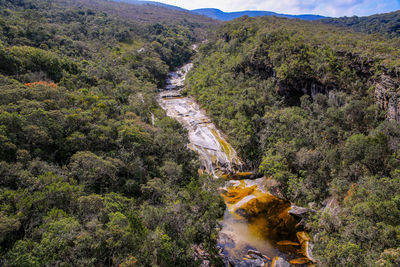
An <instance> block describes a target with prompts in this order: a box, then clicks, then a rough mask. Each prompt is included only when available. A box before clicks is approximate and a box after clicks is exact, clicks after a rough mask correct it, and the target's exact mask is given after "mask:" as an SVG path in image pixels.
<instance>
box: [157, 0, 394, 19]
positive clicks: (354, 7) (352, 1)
mask: <svg viewBox="0 0 400 267" xmlns="http://www.w3.org/2000/svg"><path fill="white" fill-rule="evenodd" d="M154 1H157V2H162V3H166V4H170V5H174V6H179V7H182V8H186V9H197V8H218V9H221V10H222V11H225V12H232V11H242V10H265V11H274V12H277V13H285V14H295V15H298V14H318V15H324V16H331V17H341V16H353V15H357V16H368V15H372V14H377V13H385V12H390V11H395V10H399V9H400V0H154Z"/></svg>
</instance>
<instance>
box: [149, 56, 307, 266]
mask: <svg viewBox="0 0 400 267" xmlns="http://www.w3.org/2000/svg"><path fill="white" fill-rule="evenodd" d="M192 67H193V64H192V63H188V64H186V65H184V66H183V67H181V68H180V69H179V70H177V71H175V72H171V73H170V74H169V76H168V79H167V86H166V87H165V89H164V90H162V91H161V92H160V93H159V94H158V97H157V101H158V103H159V104H160V105H161V107H162V108H163V109H164V110H165V111H166V113H167V116H169V117H172V118H175V119H176V120H178V121H179V122H180V123H181V124H182V125H183V126H184V127H185V128H186V129H187V130H188V134H189V140H190V143H189V144H188V147H189V148H190V149H192V150H194V151H196V152H197V153H198V154H199V157H200V161H201V166H200V170H199V172H206V173H208V174H210V175H212V176H214V177H215V178H221V179H225V180H226V182H225V186H224V187H223V188H220V191H221V194H222V196H223V197H224V199H225V203H226V206H227V209H226V211H225V214H224V216H223V218H221V221H220V224H221V229H220V232H219V239H218V247H219V249H220V252H221V253H220V254H221V256H222V257H223V258H224V262H225V264H226V265H227V266H228V265H232V264H233V265H235V266H289V265H291V264H308V263H311V262H312V256H311V250H310V248H309V237H308V235H307V233H306V232H304V231H303V230H301V227H300V226H299V225H298V223H299V221H298V220H297V219H295V217H294V216H292V215H290V214H289V211H290V210H291V209H292V204H291V203H290V202H288V201H286V200H283V199H280V198H278V197H276V196H274V195H272V194H270V193H269V192H268V188H267V183H268V179H267V178H266V177H262V178H256V177H254V175H253V174H252V173H251V172H246V171H245V166H244V164H243V163H242V160H241V159H240V158H239V156H238V155H237V153H236V151H235V150H234V149H233V148H232V146H231V145H230V144H229V143H228V141H227V140H226V137H225V136H224V134H223V133H222V132H221V131H219V130H218V129H217V127H216V126H215V125H214V124H213V123H212V121H211V120H210V118H209V117H208V116H207V115H206V112H205V111H204V110H202V109H201V108H200V107H199V105H198V104H197V103H196V101H195V100H194V99H193V98H191V97H184V96H182V95H181V88H182V87H183V85H184V81H185V77H186V74H187V73H188V72H189V71H190V69H191V68H192Z"/></svg>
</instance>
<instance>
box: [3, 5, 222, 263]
mask: <svg viewBox="0 0 400 267" xmlns="http://www.w3.org/2000/svg"><path fill="white" fill-rule="evenodd" d="M0 7H1V8H0V40H1V41H0V245H1V250H0V265H2V266H65V265H68V266H70V265H71V266H116V265H119V266H188V265H191V266H192V265H195V262H196V258H195V257H194V254H193V251H194V249H195V248H201V249H202V250H205V251H206V252H207V253H208V254H209V255H210V259H212V258H213V255H215V240H216V237H217V232H216V226H217V218H219V217H220V216H221V213H223V211H224V203H223V201H222V198H221V197H220V196H219V194H218V193H217V191H216V185H215V181H214V180H213V179H210V178H209V177H208V176H201V177H199V175H198V172H197V169H198V166H199V161H198V158H197V155H195V154H194V153H193V152H191V151H190V150H188V149H186V144H187V142H188V140H187V132H186V131H185V130H184V129H183V128H182V127H181V126H180V125H179V124H178V122H176V121H175V120H173V119H170V118H167V117H166V116H165V114H164V112H163V111H162V110H161V108H160V107H159V106H158V105H157V103H156V101H155V97H154V96H155V93H156V92H157V88H160V87H162V86H163V84H164V81H165V78H166V76H167V73H168V71H169V70H171V69H174V68H175V67H176V66H180V65H182V63H184V62H186V61H188V60H189V59H190V57H191V56H192V54H193V51H192V49H191V45H192V44H193V43H194V42H196V41H197V40H198V38H202V37H201V35H202V34H204V32H205V31H206V30H207V27H209V26H210V25H214V23H215V22H214V21H212V20H208V19H206V18H204V17H199V16H194V15H190V16H189V15H187V14H186V13H185V12H181V13H179V12H178V13H177V12H175V13H174V17H173V19H172V17H171V16H170V17H169V18H168V17H165V18H164V19H161V18H154V17H151V16H146V17H147V21H140V20H138V19H136V18H135V17H134V18H132V19H131V18H129V17H126V16H116V14H117V13H118V12H119V10H124V9H125V10H126V8H127V5H126V4H113V3H110V2H108V1H104V2H103V1H75V2H73V1H45V0H43V1H37V0H35V1H29V0H15V1H0ZM105 7H106V8H105ZM138 8H139V7H138ZM143 8H147V9H150V7H148V6H145V7H143ZM133 9H134V7H131V10H133ZM141 10H142V9H141ZM161 11H162V12H163V13H162V12H161ZM153 12H154V13H157V14H158V15H163V14H164V15H166V14H169V13H170V11H169V10H165V9H162V8H160V7H157V10H156V11H154V10H153ZM131 13H132V12H131ZM149 18H150V20H149ZM199 18H200V20H199ZM182 20H184V21H185V23H182Z"/></svg>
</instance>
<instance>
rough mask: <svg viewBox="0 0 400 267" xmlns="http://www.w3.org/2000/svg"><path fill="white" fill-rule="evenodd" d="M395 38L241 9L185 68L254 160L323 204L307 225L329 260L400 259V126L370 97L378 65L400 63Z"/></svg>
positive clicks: (294, 191) (395, 69) (204, 101)
mask: <svg viewBox="0 0 400 267" xmlns="http://www.w3.org/2000/svg"><path fill="white" fill-rule="evenodd" d="M399 48H400V43H399V41H398V39H392V40H387V39H385V38H384V37H383V36H381V37H380V36H370V35H365V34H358V33H352V32H350V31H348V30H343V29H339V28H337V27H332V26H328V25H323V24H321V23H315V22H313V23H310V22H303V21H294V20H287V19H279V18H271V17H264V18H246V17H244V18H241V19H237V20H235V21H233V22H230V23H226V24H224V25H223V26H222V27H220V28H219V29H218V32H217V35H216V37H215V38H214V39H210V41H209V43H207V44H205V45H203V46H202V47H200V53H199V56H198V57H197V59H196V60H195V67H194V70H193V71H192V72H191V73H189V77H188V89H187V93H188V94H191V95H193V96H195V97H196V99H197V100H198V102H199V103H200V104H201V105H202V107H203V108H204V109H205V110H207V112H208V113H209V115H210V116H211V117H212V118H213V120H214V121H215V122H216V123H217V124H218V126H219V127H220V128H221V129H222V130H223V131H224V132H225V133H226V134H227V135H228V136H229V138H230V143H231V144H232V145H233V146H234V147H235V148H236V149H238V151H239V153H240V155H241V156H242V158H243V159H244V160H246V161H247V162H246V163H247V165H248V166H249V167H250V168H253V169H256V170H259V171H260V172H261V173H263V174H264V175H266V176H269V177H273V178H274V179H275V180H277V181H278V182H280V184H281V185H280V187H281V188H282V189H283V193H284V194H285V196H286V197H287V198H288V199H289V200H291V201H293V202H295V203H296V204H298V205H304V206H307V205H310V206H312V207H313V208H314V209H317V210H319V212H318V213H317V214H316V215H315V218H313V220H312V223H310V224H309V227H311V229H312V234H313V235H314V241H315V247H314V253H315V254H316V257H317V258H318V260H319V262H320V263H321V264H322V265H323V266H338V265H348V266H376V265H378V264H380V265H382V266H390V265H398V264H399V262H400V257H399V255H400V254H399V248H400V238H399V237H400V235H399V234H400V227H399V225H400V216H399V214H398V213H399V210H400V202H399V201H398V198H399V197H398V195H399V193H400V180H399V171H400V161H399V153H400V147H399V143H400V127H399V125H398V122H395V121H387V120H385V114H384V113H385V112H384V111H382V110H380V109H379V108H378V105H377V104H376V103H375V99H374V96H373V94H374V90H375V83H376V81H379V77H380V76H381V75H383V74H384V75H392V73H399V63H400V60H399V59H400V55H399V51H400V49H399ZM394 80H395V81H396V79H395V77H394ZM397 86H398V84H397ZM325 200H327V201H325ZM330 200H332V201H333V202H332V201H330ZM326 202H331V203H337V205H334V204H331V205H330V206H328V207H325V208H323V206H324V204H323V203H326Z"/></svg>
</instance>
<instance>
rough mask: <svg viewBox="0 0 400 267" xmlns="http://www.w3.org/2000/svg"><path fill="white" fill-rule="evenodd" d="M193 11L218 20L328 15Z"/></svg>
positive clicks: (302, 17)
mask: <svg viewBox="0 0 400 267" xmlns="http://www.w3.org/2000/svg"><path fill="white" fill-rule="evenodd" d="M191 12H192V13H195V14H200V15H204V16H207V17H210V18H213V19H218V20H224V21H228V20H233V19H236V18H240V17H242V16H245V15H247V16H249V17H258V16H276V17H284V18H296V19H302V20H320V19H324V18H326V17H324V16H320V15H309V14H305V15H287V14H279V13H275V12H271V11H250V10H246V11H239V12H223V11H221V10H219V9H216V8H201V9H195V10H192V11H191Z"/></svg>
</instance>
